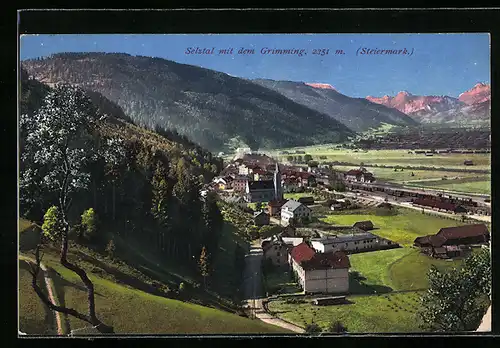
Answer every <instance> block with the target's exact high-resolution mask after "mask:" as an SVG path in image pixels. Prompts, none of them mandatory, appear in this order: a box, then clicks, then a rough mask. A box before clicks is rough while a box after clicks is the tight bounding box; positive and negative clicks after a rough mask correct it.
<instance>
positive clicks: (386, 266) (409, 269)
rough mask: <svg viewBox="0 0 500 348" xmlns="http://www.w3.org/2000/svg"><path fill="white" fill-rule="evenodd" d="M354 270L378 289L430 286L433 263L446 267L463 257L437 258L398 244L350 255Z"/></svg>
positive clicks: (410, 288) (365, 282)
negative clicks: (399, 246)
mask: <svg viewBox="0 0 500 348" xmlns="http://www.w3.org/2000/svg"><path fill="white" fill-rule="evenodd" d="M349 259H350V261H351V271H357V272H359V273H360V274H361V275H362V277H363V278H366V279H363V280H362V281H361V283H362V285H364V286H367V287H369V288H374V289H375V290H376V291H377V292H378V293H380V292H389V291H402V290H422V289H425V288H427V286H428V283H427V271H428V270H429V269H430V266H431V265H434V266H436V267H438V268H439V269H442V270H445V269H448V268H452V267H458V266H459V265H460V264H461V261H460V260H454V261H452V262H449V261H444V260H436V259H433V258H431V257H428V256H426V255H422V254H421V253H420V252H419V251H418V250H417V249H413V248H398V249H391V250H380V251H374V252H368V253H360V254H354V255H350V257H349Z"/></svg>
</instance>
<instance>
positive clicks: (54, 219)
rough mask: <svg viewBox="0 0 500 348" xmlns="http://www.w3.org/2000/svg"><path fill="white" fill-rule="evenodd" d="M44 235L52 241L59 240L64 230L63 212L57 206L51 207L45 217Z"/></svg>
mask: <svg viewBox="0 0 500 348" xmlns="http://www.w3.org/2000/svg"><path fill="white" fill-rule="evenodd" d="M42 231H43V236H44V237H45V238H47V239H49V240H50V241H53V242H58V241H60V240H61V236H62V234H63V232H64V223H63V221H62V216H61V212H60V211H59V209H58V208H57V207H56V206H52V207H50V208H49V209H48V210H47V212H46V213H45V215H44V217H43V225H42Z"/></svg>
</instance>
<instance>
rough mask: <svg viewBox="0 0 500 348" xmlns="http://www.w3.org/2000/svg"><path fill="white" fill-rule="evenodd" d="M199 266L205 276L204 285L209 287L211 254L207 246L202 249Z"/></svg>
mask: <svg viewBox="0 0 500 348" xmlns="http://www.w3.org/2000/svg"><path fill="white" fill-rule="evenodd" d="M199 267H200V274H201V276H202V277H203V285H204V286H205V288H206V287H207V283H206V279H207V277H208V276H209V275H210V260H209V255H208V253H207V249H206V248H205V247H203V248H202V249H201V255H200V261H199Z"/></svg>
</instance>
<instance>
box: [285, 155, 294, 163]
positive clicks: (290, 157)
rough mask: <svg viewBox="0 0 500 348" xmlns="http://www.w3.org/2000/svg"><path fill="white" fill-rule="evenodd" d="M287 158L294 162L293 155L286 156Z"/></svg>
mask: <svg viewBox="0 0 500 348" xmlns="http://www.w3.org/2000/svg"><path fill="white" fill-rule="evenodd" d="M286 160H287V161H288V162H290V163H292V162H294V157H293V156H286Z"/></svg>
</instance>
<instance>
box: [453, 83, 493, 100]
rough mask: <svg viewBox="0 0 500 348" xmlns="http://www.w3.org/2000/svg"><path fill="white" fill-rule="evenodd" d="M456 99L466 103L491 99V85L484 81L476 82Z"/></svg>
mask: <svg viewBox="0 0 500 348" xmlns="http://www.w3.org/2000/svg"><path fill="white" fill-rule="evenodd" d="M458 100H460V101H461V102H463V103H465V104H467V105H473V104H480V103H484V102H487V101H490V100H491V86H490V85H489V84H486V83H478V84H476V85H475V86H474V87H472V88H471V89H469V90H468V91H466V92H464V93H462V94H460V95H459V96H458Z"/></svg>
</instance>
